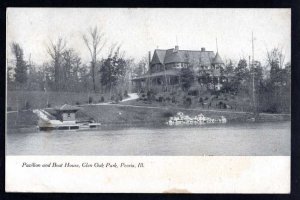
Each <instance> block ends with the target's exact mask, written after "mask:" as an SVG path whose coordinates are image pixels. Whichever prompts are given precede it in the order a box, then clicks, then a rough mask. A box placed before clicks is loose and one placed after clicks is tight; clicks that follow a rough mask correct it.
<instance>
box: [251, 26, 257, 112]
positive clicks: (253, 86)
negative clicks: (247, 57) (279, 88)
mask: <svg viewBox="0 0 300 200" xmlns="http://www.w3.org/2000/svg"><path fill="white" fill-rule="evenodd" d="M254 75H255V71H254V40H253V31H252V88H253V91H252V94H253V95H252V96H253V112H255V113H256V105H255V83H254Z"/></svg>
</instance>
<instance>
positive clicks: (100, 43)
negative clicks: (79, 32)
mask: <svg viewBox="0 0 300 200" xmlns="http://www.w3.org/2000/svg"><path fill="white" fill-rule="evenodd" d="M82 37H83V41H84V43H85V45H86V46H87V48H88V50H89V53H90V56H91V75H92V80H93V89H94V92H96V82H95V68H96V64H97V55H98V54H99V53H100V52H101V50H102V49H103V47H104V45H105V43H106V41H105V40H104V33H103V32H101V31H100V30H98V28H97V27H94V28H93V29H92V28H91V29H90V30H89V33H88V35H83V36H82Z"/></svg>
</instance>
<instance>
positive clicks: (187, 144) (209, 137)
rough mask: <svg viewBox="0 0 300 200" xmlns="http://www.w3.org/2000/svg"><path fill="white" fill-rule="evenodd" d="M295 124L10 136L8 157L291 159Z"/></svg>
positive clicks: (138, 129)
mask: <svg viewBox="0 0 300 200" xmlns="http://www.w3.org/2000/svg"><path fill="white" fill-rule="evenodd" d="M290 138H291V136H290V122H276V123H251V124H250V123H249V124H245V123H244V124H223V125H221V124H220V125H204V126H197V127H180V128H173V127H159V128H148V127H147V128H145V127H138V128H126V129H122V130H120V129H118V130H95V131H78V132H76V131H74V132H67V131H65V132H34V133H14V132H9V133H7V137H6V153H7V155H99V156H104V155H108V156H134V155H140V156H146V155H150V156H151V155H153V156H203V155H207V156H208V155H213V156H255V155H257V156H272V155H274V156H275V155H278V156H288V155H290V148H291V147H290Z"/></svg>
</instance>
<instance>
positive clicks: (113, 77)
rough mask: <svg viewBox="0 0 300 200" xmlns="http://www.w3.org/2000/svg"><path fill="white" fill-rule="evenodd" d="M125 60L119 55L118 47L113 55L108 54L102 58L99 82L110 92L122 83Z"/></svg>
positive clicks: (125, 65)
mask: <svg viewBox="0 0 300 200" xmlns="http://www.w3.org/2000/svg"><path fill="white" fill-rule="evenodd" d="M126 68H127V62H126V60H125V59H124V58H120V57H119V48H117V50H116V51H115V53H114V56H113V57H111V56H109V57H108V58H107V59H103V60H102V65H101V68H100V74H101V84H102V85H103V86H105V87H106V90H107V89H109V91H110V93H111V92H112V90H113V89H115V88H116V86H117V85H118V84H119V85H120V84H121V83H122V81H123V79H124V76H125V74H126Z"/></svg>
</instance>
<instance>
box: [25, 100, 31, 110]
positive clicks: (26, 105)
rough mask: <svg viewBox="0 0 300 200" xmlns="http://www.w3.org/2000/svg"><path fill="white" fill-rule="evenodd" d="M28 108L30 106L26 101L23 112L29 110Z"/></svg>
mask: <svg viewBox="0 0 300 200" xmlns="http://www.w3.org/2000/svg"><path fill="white" fill-rule="evenodd" d="M30 108H31V105H30V103H29V101H26V104H25V110H29V109H30Z"/></svg>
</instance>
